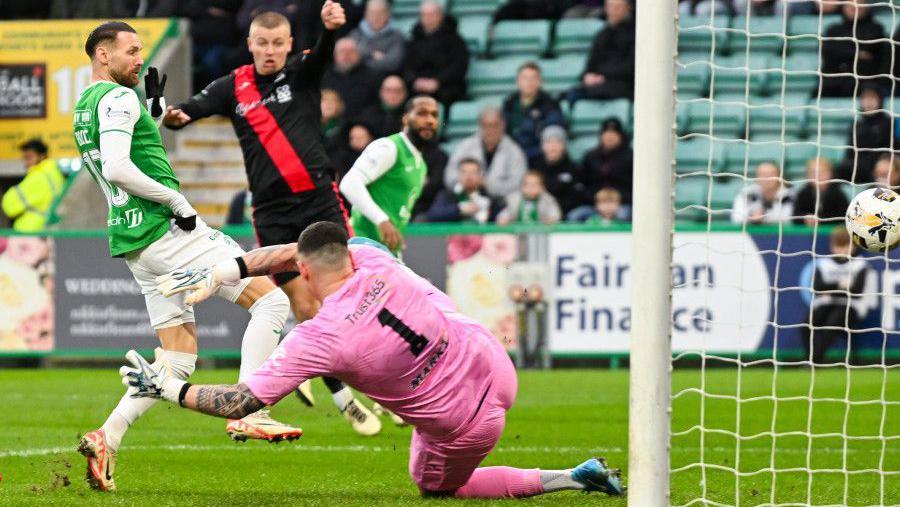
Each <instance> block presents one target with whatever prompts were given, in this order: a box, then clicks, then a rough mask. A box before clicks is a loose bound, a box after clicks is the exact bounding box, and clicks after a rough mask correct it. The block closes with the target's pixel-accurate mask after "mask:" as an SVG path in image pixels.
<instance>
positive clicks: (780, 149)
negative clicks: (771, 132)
mask: <svg viewBox="0 0 900 507" xmlns="http://www.w3.org/2000/svg"><path fill="white" fill-rule="evenodd" d="M786 150H787V148H786V147H785V145H784V144H783V143H781V142H778V141H769V142H762V143H754V142H740V143H734V144H731V145H729V146H728V148H727V149H726V150H725V165H726V170H725V171H726V172H728V173H733V174H741V175H746V176H747V177H750V178H752V177H753V175H754V174H755V173H756V166H758V165H759V164H761V163H763V162H775V163H776V164H777V165H778V166H779V167H782V166H783V165H784V159H785V158H786V155H785V154H786Z"/></svg>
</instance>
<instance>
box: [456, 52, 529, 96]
mask: <svg viewBox="0 0 900 507" xmlns="http://www.w3.org/2000/svg"><path fill="white" fill-rule="evenodd" d="M529 60H531V58H528V57H525V56H508V57H505V58H498V59H496V60H470V61H469V70H468V72H467V76H466V80H467V81H468V84H469V95H470V96H472V97H483V96H485V95H501V94H508V93H511V92H513V91H515V89H516V72H518V70H519V66H520V65H522V64H523V63H525V62H527V61H529Z"/></svg>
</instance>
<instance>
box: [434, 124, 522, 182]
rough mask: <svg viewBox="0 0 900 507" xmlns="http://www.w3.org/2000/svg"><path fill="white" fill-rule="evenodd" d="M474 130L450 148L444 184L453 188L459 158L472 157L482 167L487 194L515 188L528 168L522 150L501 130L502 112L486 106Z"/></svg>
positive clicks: (457, 173) (503, 126)
mask: <svg viewBox="0 0 900 507" xmlns="http://www.w3.org/2000/svg"><path fill="white" fill-rule="evenodd" d="M478 126H479V128H478V132H477V133H475V134H473V135H471V136H469V137H467V138H465V139H463V140H462V141H461V142H460V143H459V144H458V145H457V146H456V149H455V150H453V154H452V155H451V156H450V161H449V162H448V163H447V170H446V171H445V172H444V186H445V187H446V188H453V186H454V185H456V182H457V181H458V175H459V162H460V161H461V160H462V159H464V158H474V159H475V160H478V162H479V163H481V166H482V167H486V168H487V171H486V172H485V174H486V177H485V188H486V189H487V193H488V195H490V196H491V197H505V196H507V195H509V194H511V193H513V192H515V191H516V190H517V189H518V188H519V185H520V184H521V183H522V176H523V175H524V174H525V170H526V169H527V168H528V162H527V160H525V153H524V152H523V151H522V148H519V145H518V144H516V142H515V141H513V140H512V138H511V137H509V136H508V135H506V134H504V131H505V130H506V124H505V122H504V121H503V114H502V113H501V112H500V110H498V109H496V108H493V107H486V108H484V109H483V110H482V111H481V114H480V115H479V117H478Z"/></svg>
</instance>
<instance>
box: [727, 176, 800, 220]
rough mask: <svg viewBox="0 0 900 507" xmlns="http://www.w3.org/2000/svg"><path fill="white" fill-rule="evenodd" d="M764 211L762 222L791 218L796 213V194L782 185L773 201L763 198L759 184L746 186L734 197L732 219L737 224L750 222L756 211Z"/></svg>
mask: <svg viewBox="0 0 900 507" xmlns="http://www.w3.org/2000/svg"><path fill="white" fill-rule="evenodd" d="M757 212H761V213H762V220H761V222H762V223H767V224H772V223H778V222H787V221H789V220H791V218H792V217H793V213H794V196H793V195H792V194H791V190H790V189H789V188H787V187H786V186H784V185H782V186H781V188H780V189H778V193H777V194H776V195H775V199H773V200H772V201H766V200H765V199H763V193H762V190H761V189H760V187H759V184H757V183H753V184H751V185H748V186H746V187H744V189H743V190H741V191H740V193H739V194H738V195H737V197H735V198H734V204H733V205H732V207H731V221H732V222H733V223H736V224H742V223H744V222H748V221H749V219H750V217H751V216H753V215H754V214H755V213H757Z"/></svg>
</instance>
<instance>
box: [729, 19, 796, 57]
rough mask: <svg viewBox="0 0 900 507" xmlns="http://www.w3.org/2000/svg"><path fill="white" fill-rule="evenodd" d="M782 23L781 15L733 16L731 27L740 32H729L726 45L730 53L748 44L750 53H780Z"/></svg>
mask: <svg viewBox="0 0 900 507" xmlns="http://www.w3.org/2000/svg"><path fill="white" fill-rule="evenodd" d="M748 23H749V25H748ZM783 23H784V21H783V17H782V16H750V17H749V18H748V17H747V16H735V17H734V18H733V19H732V20H731V27H732V28H733V29H734V30H740V32H731V34H730V35H729V37H728V47H729V49H730V50H731V52H732V53H739V52H744V51H746V50H747V46H748V45H749V46H750V53H751V54H760V53H763V54H773V53H781V50H782V47H783V46H784V33H785V28H784V26H783ZM748 30H749V31H748Z"/></svg>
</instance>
